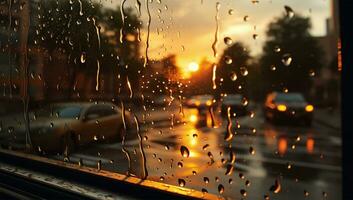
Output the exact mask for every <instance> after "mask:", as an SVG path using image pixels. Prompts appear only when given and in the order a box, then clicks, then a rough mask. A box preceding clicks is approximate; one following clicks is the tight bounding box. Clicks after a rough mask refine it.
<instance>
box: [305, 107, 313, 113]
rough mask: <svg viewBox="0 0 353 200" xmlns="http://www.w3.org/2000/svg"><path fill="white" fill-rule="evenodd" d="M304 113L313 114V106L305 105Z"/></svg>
mask: <svg viewBox="0 0 353 200" xmlns="http://www.w3.org/2000/svg"><path fill="white" fill-rule="evenodd" d="M305 111H306V112H313V111H314V106H313V105H307V106H305Z"/></svg>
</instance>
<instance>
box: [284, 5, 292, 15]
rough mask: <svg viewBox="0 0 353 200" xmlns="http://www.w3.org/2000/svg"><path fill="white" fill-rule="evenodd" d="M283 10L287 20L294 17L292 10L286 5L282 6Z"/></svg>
mask: <svg viewBox="0 0 353 200" xmlns="http://www.w3.org/2000/svg"><path fill="white" fill-rule="evenodd" d="M284 9H285V11H286V15H287V17H289V18H292V17H294V11H293V9H292V8H291V7H289V6H287V5H286V6H284Z"/></svg>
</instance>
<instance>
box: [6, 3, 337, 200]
mask: <svg viewBox="0 0 353 200" xmlns="http://www.w3.org/2000/svg"><path fill="white" fill-rule="evenodd" d="M338 33H339V19H338V6H337V1H333V0H332V1H329V0H320V1H314V0H309V1H306V2H298V1H295V0H286V1H270V0H260V1H253V0H241V1H231V0H223V1H221V0H220V1H204V0H193V1H190V0H189V1H187V0H180V1H173V0H119V1H118V0H100V1H95V0H1V1H0V144H1V148H0V151H16V152H21V153H29V154H32V155H33V156H38V157H45V158H49V159H52V160H56V161H57V160H59V161H61V162H67V163H73V164H75V165H76V167H77V168H80V167H83V166H84V167H89V168H93V169H95V170H96V171H97V172H103V171H110V172H114V173H119V174H124V175H126V176H131V177H137V178H141V179H143V180H145V179H148V180H152V181H156V182H161V183H165V184H170V185H175V186H176V187H181V188H191V189H195V190H198V191H201V192H203V193H210V194H214V195H218V196H220V197H224V198H227V199H247V198H249V199H255V198H256V199H266V200H268V199H305V198H307V199H331V198H334V199H341V198H342V193H341V187H342V186H341V179H342V177H341V171H342V168H341V160H342V157H341V145H342V143H341V126H340V124H341V123H340V120H341V119H340V112H341V110H340V105H341V99H340V79H341V68H342V65H341V64H340V60H341V58H340V57H339V56H340V54H339V53H338V49H337V47H338V44H340V43H339V41H340V40H339V34H338Z"/></svg>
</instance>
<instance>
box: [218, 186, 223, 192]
mask: <svg viewBox="0 0 353 200" xmlns="http://www.w3.org/2000/svg"><path fill="white" fill-rule="evenodd" d="M218 192H219V194H223V192H224V186H223V185H222V184H219V185H218Z"/></svg>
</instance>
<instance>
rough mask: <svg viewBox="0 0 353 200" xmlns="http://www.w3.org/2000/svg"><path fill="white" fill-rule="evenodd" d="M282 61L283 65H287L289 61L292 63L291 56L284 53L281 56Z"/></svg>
mask: <svg viewBox="0 0 353 200" xmlns="http://www.w3.org/2000/svg"><path fill="white" fill-rule="evenodd" d="M282 63H283V64H284V65H285V66H289V65H290V64H291V63H292V56H291V55H290V54H289V53H287V54H284V55H283V56H282Z"/></svg>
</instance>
